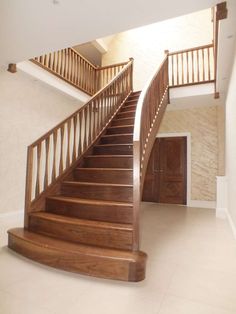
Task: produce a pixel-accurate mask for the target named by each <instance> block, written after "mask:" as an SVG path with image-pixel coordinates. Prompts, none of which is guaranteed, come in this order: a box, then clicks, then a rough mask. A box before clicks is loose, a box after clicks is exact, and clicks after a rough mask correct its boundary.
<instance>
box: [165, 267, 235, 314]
mask: <svg viewBox="0 0 236 314" xmlns="http://www.w3.org/2000/svg"><path fill="white" fill-rule="evenodd" d="M168 293H170V294H172V295H175V296H179V297H183V298H187V299H189V300H193V301H197V302H202V303H206V304H208V305H211V306H215V307H222V308H224V309H226V310H229V311H235V313H236V274H230V273H227V272H220V271H213V270H209V269H206V268H203V267H200V266H195V265H193V266H182V265H180V266H179V267H178V268H177V269H176V272H175V274H174V275H173V278H172V281H171V283H170V286H169V288H168Z"/></svg>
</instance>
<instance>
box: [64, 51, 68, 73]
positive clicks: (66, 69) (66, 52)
mask: <svg viewBox="0 0 236 314" xmlns="http://www.w3.org/2000/svg"><path fill="white" fill-rule="evenodd" d="M67 72H68V50H67V49H65V67H64V78H67Z"/></svg>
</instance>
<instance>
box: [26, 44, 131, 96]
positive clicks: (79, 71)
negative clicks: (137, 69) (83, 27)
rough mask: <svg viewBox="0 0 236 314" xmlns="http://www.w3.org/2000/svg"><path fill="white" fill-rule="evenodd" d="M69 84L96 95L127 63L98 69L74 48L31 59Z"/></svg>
mask: <svg viewBox="0 0 236 314" xmlns="http://www.w3.org/2000/svg"><path fill="white" fill-rule="evenodd" d="M31 61H32V62H34V63H36V64H37V65H39V66H40V67H42V68H43V69H45V70H47V71H49V72H50V73H52V74H54V75H56V76H57V77H59V78H61V79H63V80H64V81H66V82H67V83H69V84H71V85H73V86H74V87H76V88H78V89H80V90H82V91H83V92H85V93H87V94H88V95H94V94H95V93H96V92H97V91H98V90H100V89H101V88H103V87H104V86H106V84H107V83H108V82H110V80H111V79H112V78H113V77H115V76H116V75H117V74H118V73H119V71H121V70H122V69H123V67H124V66H125V65H127V62H122V63H118V64H112V65H109V66H105V67H97V66H95V65H93V64H92V63H91V62H89V61H88V60H87V59H86V58H85V57H83V56H82V55H81V54H80V53H78V51H76V50H75V49H73V48H66V49H62V50H58V51H55V52H52V53H48V54H45V55H42V56H39V57H35V58H33V59H31Z"/></svg>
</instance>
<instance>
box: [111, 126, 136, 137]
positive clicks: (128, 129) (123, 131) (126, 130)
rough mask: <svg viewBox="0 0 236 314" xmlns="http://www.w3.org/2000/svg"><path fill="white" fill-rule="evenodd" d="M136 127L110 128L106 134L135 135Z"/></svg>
mask: <svg viewBox="0 0 236 314" xmlns="http://www.w3.org/2000/svg"><path fill="white" fill-rule="evenodd" d="M133 131H134V127H133V126H127V127H123V128H122V127H117V128H108V129H107V133H106V134H108V135H109V134H127V133H133Z"/></svg>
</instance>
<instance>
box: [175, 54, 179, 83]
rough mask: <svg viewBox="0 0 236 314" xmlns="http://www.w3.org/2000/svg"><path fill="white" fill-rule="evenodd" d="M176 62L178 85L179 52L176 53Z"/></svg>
mask: <svg viewBox="0 0 236 314" xmlns="http://www.w3.org/2000/svg"><path fill="white" fill-rule="evenodd" d="M176 58H177V60H176V62H177V71H176V74H177V85H179V55H178V54H177V55H176Z"/></svg>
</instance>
